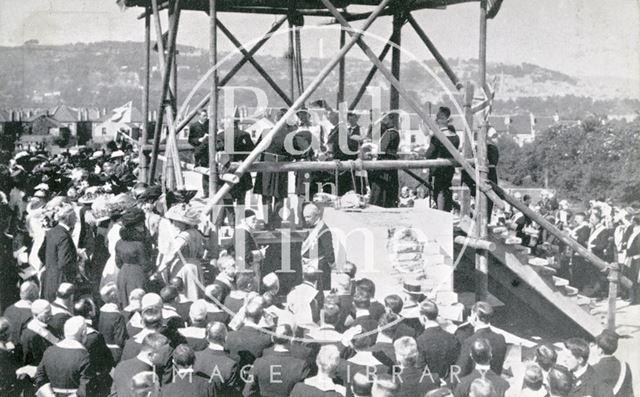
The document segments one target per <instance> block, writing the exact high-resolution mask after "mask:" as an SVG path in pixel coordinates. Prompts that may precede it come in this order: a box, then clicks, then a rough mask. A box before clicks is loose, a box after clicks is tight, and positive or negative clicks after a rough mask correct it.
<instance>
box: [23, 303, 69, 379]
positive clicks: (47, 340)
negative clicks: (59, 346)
mask: <svg viewBox="0 0 640 397" xmlns="http://www.w3.org/2000/svg"><path fill="white" fill-rule="evenodd" d="M31 315H32V316H33V318H32V319H31V320H30V321H29V322H28V323H27V325H26V327H25V328H24V330H23V331H22V335H21V338H20V344H21V345H22V363H23V364H24V365H33V366H37V365H38V364H39V363H40V360H42V356H43V355H44V352H45V350H47V348H48V347H49V346H51V345H55V344H56V343H58V342H60V339H58V337H56V336H55V335H54V334H53V333H52V332H51V329H50V328H49V326H48V325H47V324H48V322H49V320H51V304H50V303H49V302H48V301H46V300H45V299H36V300H35V301H33V303H32V304H31Z"/></svg>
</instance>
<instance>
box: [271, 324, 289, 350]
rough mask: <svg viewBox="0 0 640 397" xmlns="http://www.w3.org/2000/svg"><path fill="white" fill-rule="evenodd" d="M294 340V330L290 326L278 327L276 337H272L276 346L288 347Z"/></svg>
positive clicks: (282, 325)
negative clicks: (292, 339)
mask: <svg viewBox="0 0 640 397" xmlns="http://www.w3.org/2000/svg"><path fill="white" fill-rule="evenodd" d="M291 338H293V328H291V326H290V325H289V324H280V325H278V326H277V327H276V329H275V332H274V335H273V336H272V337H271V339H272V340H273V343H275V344H276V345H286V344H289V343H290V342H291Z"/></svg>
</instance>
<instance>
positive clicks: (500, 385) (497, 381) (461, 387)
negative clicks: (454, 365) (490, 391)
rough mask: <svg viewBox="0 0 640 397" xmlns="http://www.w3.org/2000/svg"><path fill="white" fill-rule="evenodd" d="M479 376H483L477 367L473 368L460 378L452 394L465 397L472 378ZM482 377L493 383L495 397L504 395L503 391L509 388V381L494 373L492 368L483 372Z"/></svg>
mask: <svg viewBox="0 0 640 397" xmlns="http://www.w3.org/2000/svg"><path fill="white" fill-rule="evenodd" d="M481 377H483V376H482V374H481V373H480V371H478V370H477V369H474V370H473V371H471V373H470V374H468V375H467V376H465V377H463V378H460V383H458V385H457V386H456V388H455V389H454V390H453V395H454V396H455V397H467V396H468V395H469V389H470V388H471V383H473V381H474V380H476V379H478V378H481ZM484 378H486V379H487V380H489V381H490V382H491V384H492V385H493V387H494V389H495V391H496V394H495V396H496V397H504V394H505V392H506V391H507V389H509V382H507V381H506V380H504V379H503V378H502V377H500V376H498V375H496V373H495V372H493V371H492V370H488V371H487V372H486V373H485V374H484Z"/></svg>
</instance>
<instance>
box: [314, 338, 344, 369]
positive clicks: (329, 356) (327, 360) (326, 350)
mask: <svg viewBox="0 0 640 397" xmlns="http://www.w3.org/2000/svg"><path fill="white" fill-rule="evenodd" d="M339 362H340V352H339V351H338V348H337V347H336V346H335V345H325V346H322V347H321V348H320V351H319V352H318V356H317V357H316V364H317V365H318V371H319V372H321V373H323V374H325V375H329V376H332V375H333V374H334V372H335V370H336V368H337V367H338V363H339Z"/></svg>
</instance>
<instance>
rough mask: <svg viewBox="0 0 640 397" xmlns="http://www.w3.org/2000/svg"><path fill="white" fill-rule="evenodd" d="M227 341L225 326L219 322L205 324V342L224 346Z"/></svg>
mask: <svg viewBox="0 0 640 397" xmlns="http://www.w3.org/2000/svg"><path fill="white" fill-rule="evenodd" d="M226 340H227V326H226V325H224V323H221V322H219V321H212V322H210V323H209V324H207V341H209V343H215V344H218V345H224V343H225V341H226Z"/></svg>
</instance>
